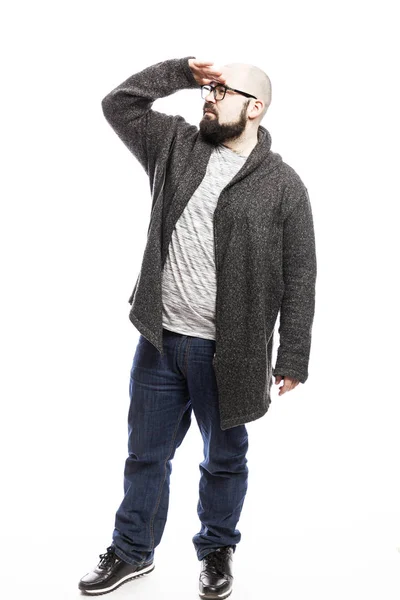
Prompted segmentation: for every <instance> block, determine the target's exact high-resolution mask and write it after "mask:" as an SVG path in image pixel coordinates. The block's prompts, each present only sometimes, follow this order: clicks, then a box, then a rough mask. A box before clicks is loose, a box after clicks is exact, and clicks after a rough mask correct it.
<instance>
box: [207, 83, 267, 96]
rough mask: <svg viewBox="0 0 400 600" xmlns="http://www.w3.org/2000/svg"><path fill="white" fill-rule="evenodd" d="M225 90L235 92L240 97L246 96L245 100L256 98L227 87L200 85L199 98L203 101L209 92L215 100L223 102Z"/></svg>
mask: <svg viewBox="0 0 400 600" xmlns="http://www.w3.org/2000/svg"><path fill="white" fill-rule="evenodd" d="M226 90H231V92H236V93H237V94H242V96H246V98H254V99H255V100H257V98H256V96H253V94H247V93H246V92H241V91H240V90H235V89H234V88H231V87H228V86H227V85H222V84H220V85H202V86H201V97H202V99H203V100H205V99H206V98H207V96H208V94H209V93H210V92H212V93H213V94H214V98H215V100H223V99H224V98H225V94H226Z"/></svg>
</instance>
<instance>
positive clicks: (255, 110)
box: [248, 98, 264, 119]
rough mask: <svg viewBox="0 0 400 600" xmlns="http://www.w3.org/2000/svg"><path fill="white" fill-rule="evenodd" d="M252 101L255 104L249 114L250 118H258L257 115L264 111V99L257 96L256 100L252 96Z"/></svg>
mask: <svg viewBox="0 0 400 600" xmlns="http://www.w3.org/2000/svg"><path fill="white" fill-rule="evenodd" d="M251 102H252V104H253V106H252V108H251V110H250V112H249V114H248V116H249V119H256V118H257V117H259V116H260V115H261V113H262V111H263V108H264V102H263V101H262V100H260V99H259V98H257V100H254V99H253V98H251Z"/></svg>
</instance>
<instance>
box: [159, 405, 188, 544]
mask: <svg viewBox="0 0 400 600" xmlns="http://www.w3.org/2000/svg"><path fill="white" fill-rule="evenodd" d="M186 410H187V406H186V405H185V406H184V407H183V409H182V411H181V413H180V415H179V419H178V423H177V425H176V427H175V431H174V435H173V437H172V441H171V446H170V449H169V453H168V456H167V458H166V459H165V460H164V478H163V480H162V481H161V484H160V491H159V493H158V498H157V504H156V507H155V510H154V512H153V514H152V517H151V519H150V543H151V548H152V550H153V549H154V529H153V526H154V519H155V517H156V514H157V512H158V508H159V506H160V502H161V496H162V490H163V487H164V483H165V478H166V476H167V462H168V459H169V457H170V456H171V452H172V450H173V447H174V443H175V440H176V435H177V433H178V429H179V425H180V423H181V421H182V417H183V415H184V414H185V412H186Z"/></svg>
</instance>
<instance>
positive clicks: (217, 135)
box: [199, 99, 250, 146]
mask: <svg viewBox="0 0 400 600" xmlns="http://www.w3.org/2000/svg"><path fill="white" fill-rule="evenodd" d="M249 103H250V99H249V100H248V101H247V102H246V103H245V104H244V106H243V108H242V110H241V112H240V115H239V117H238V120H237V121H231V122H230V123H223V124H221V123H219V122H218V116H217V115H216V114H215V113H213V115H214V116H212V117H207V116H206V115H204V116H203V118H202V119H201V121H200V124H199V128H200V132H201V134H202V136H203V138H204V139H205V140H206V141H207V142H210V143H211V144H214V145H215V146H217V145H218V144H222V143H223V142H226V141H227V140H234V139H236V138H238V137H240V136H241V135H242V133H243V132H244V130H245V129H246V124H247V115H246V111H247V107H248V105H249ZM205 108H207V106H206V107H205ZM210 110H213V108H211V107H210Z"/></svg>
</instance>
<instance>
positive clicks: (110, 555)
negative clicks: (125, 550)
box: [99, 546, 115, 569]
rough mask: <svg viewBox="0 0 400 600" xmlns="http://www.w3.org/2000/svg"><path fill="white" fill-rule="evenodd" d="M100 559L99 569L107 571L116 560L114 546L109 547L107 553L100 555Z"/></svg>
mask: <svg viewBox="0 0 400 600" xmlns="http://www.w3.org/2000/svg"><path fill="white" fill-rule="evenodd" d="M99 558H100V562H99V568H100V569H106V568H107V567H108V566H109V565H110V564H111V563H112V562H113V561H114V560H115V554H114V548H113V546H108V548H107V552H105V553H104V554H99Z"/></svg>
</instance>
